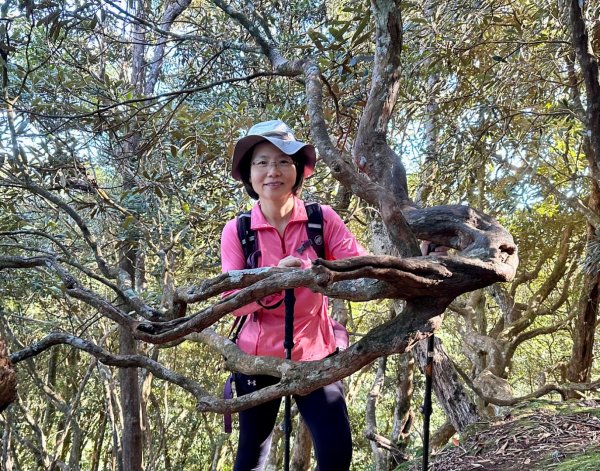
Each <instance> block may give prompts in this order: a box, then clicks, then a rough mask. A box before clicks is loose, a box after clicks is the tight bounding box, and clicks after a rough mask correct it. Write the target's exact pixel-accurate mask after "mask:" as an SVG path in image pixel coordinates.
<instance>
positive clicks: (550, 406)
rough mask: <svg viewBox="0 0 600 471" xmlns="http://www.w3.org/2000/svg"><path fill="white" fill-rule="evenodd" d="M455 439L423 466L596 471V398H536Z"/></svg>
mask: <svg viewBox="0 0 600 471" xmlns="http://www.w3.org/2000/svg"><path fill="white" fill-rule="evenodd" d="M460 440H461V441H460V442H459V441H458V440H454V441H453V442H451V443H450V444H449V445H447V446H446V447H445V448H444V449H443V450H442V451H441V452H439V453H438V454H437V455H436V456H432V457H431V460H430V467H429V470H430V471H471V470H477V471H498V470H500V471H530V470H532V471H533V470H540V471H542V470H544V471H545V470H557V471H571V470H572V471H600V400H598V401H594V400H586V401H579V402H571V401H569V402H560V403H559V402H549V401H536V402H534V403H529V404H527V405H524V406H520V407H517V408H515V409H513V410H512V411H511V413H510V414H508V415H507V416H506V417H504V418H501V419H499V420H498V421H495V422H489V423H488V422H485V423H483V422H482V423H477V424H474V425H473V426H472V427H470V428H469V429H468V430H467V431H466V432H465V433H464V434H463V436H462V437H461V439H460ZM410 469H412V470H417V469H421V468H420V466H414V467H412V468H410Z"/></svg>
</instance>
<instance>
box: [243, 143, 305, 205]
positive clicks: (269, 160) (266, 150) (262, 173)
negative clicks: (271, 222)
mask: <svg viewBox="0 0 600 471" xmlns="http://www.w3.org/2000/svg"><path fill="white" fill-rule="evenodd" d="M295 183H296V166H295V165H294V161H293V160H292V158H291V157H290V156H289V155H287V154H284V153H283V152H281V151H280V150H279V149H278V148H277V147H276V146H274V145H273V144H271V143H270V142H261V143H260V144H258V145H256V147H255V148H254V151H253V152H252V157H251V160H250V184H251V185H252V188H253V189H254V191H255V192H256V193H257V194H258V197H259V199H260V200H261V201H265V200H272V201H282V202H285V201H286V200H287V199H288V198H289V197H290V196H291V195H292V188H293V187H294V184H295Z"/></svg>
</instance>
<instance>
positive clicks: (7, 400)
mask: <svg viewBox="0 0 600 471" xmlns="http://www.w3.org/2000/svg"><path fill="white" fill-rule="evenodd" d="M16 398H17V374H16V373H15V370H14V369H13V366H12V362H11V361H10V358H9V357H8V351H7V349H6V344H5V343H4V341H3V340H2V339H1V338H0V412H2V411H3V410H4V409H6V408H7V407H8V406H9V405H10V404H11V403H13V402H14V400H15V399H16Z"/></svg>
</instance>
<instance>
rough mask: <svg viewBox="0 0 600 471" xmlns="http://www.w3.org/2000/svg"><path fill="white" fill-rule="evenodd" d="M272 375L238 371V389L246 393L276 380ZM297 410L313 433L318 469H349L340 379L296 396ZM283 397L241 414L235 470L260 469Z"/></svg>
mask: <svg viewBox="0 0 600 471" xmlns="http://www.w3.org/2000/svg"><path fill="white" fill-rule="evenodd" d="M277 381H278V379H277V378H274V377H272V376H246V375H243V374H241V373H236V374H235V389H236V391H237V395H238V396H243V395H244V394H248V393H251V392H254V391H256V390H258V389H261V388H264V387H266V386H269V385H272V384H275V383H277ZM294 400H295V401H296V405H297V406H298V411H299V412H300V415H301V416H302V418H303V419H304V422H305V423H306V426H307V427H308V430H309V431H310V433H311V435H312V441H313V446H314V449H315V456H316V459H317V467H316V468H315V471H348V470H349V469H350V461H351V459H352V437H351V435H350V423H349V421H348V410H347V409H346V402H345V401H344V392H343V386H342V382H341V381H337V382H335V383H333V384H330V385H328V386H325V387H322V388H320V389H317V390H315V391H313V392H311V393H310V394H307V395H306V396H297V395H295V396H294ZM280 403H281V399H276V400H273V401H269V402H266V403H264V404H260V405H258V406H256V407H252V408H251V409H248V410H245V411H242V412H240V413H239V427H240V431H239V441H238V450H237V455H236V457H235V466H234V468H233V469H234V471H252V470H261V469H262V468H263V465H264V464H265V461H266V459H267V455H268V454H269V449H270V447H271V438H272V436H273V428H274V427H275V421H276V420H277V413H278V411H279V405H280Z"/></svg>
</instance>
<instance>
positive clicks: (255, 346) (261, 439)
mask: <svg viewBox="0 0 600 471" xmlns="http://www.w3.org/2000/svg"><path fill="white" fill-rule="evenodd" d="M315 161H316V155H315V149H314V147H313V146H312V145H310V144H305V143H302V142H299V141H297V140H296V139H295V137H294V134H293V132H292V130H291V129H290V128H289V127H288V126H287V125H286V124H285V123H284V122H282V121H280V120H274V121H266V122H262V123H259V124H256V125H255V126H253V127H252V128H251V129H250V131H249V132H248V135H246V136H245V137H244V138H242V139H240V140H239V141H238V142H237V144H236V146H235V150H234V155H233V164H232V171H231V174H232V176H233V177H234V178H235V179H237V180H240V181H241V182H242V183H243V184H244V187H245V188H246V191H247V192H248V194H249V195H250V196H251V197H252V198H254V199H257V200H258V203H257V204H256V205H255V206H254V207H253V208H252V211H251V228H252V229H253V230H254V231H256V234H257V237H258V248H259V250H260V256H259V257H258V260H257V264H256V266H257V267H267V266H272V267H275V266H276V267H289V268H309V267H310V266H311V263H312V260H314V259H315V258H317V255H316V252H315V250H314V249H313V247H312V246H311V245H310V244H307V232H306V221H307V215H306V209H305V206H304V203H303V202H302V201H301V200H300V199H298V197H297V195H298V193H299V192H300V189H301V187H302V183H303V181H304V178H305V177H308V176H310V175H311V174H312V172H313V170H314V167H315ZM322 212H323V238H324V244H325V254H326V258H327V259H339V258H345V257H352V256H357V255H364V254H365V250H364V249H363V248H362V247H361V246H360V245H359V244H358V242H357V241H356V239H355V237H354V236H353V235H352V233H351V232H350V231H348V229H347V228H346V226H345V225H344V223H343V221H342V220H341V218H340V217H339V216H338V215H337V214H336V213H335V211H334V210H333V209H332V208H331V207H329V206H322ZM221 262H222V270H223V272H227V271H230V270H240V269H244V268H246V267H247V265H246V260H245V257H244V253H243V250H242V247H241V243H240V240H239V236H238V233H237V228H236V220H235V219H234V220H231V221H229V222H228V223H227V224H226V225H225V228H224V229H223V234H222V238H221ZM295 296H296V304H295V313H294V347H293V349H292V359H293V360H296V361H307V360H320V359H323V358H325V357H327V356H329V355H332V354H334V353H335V352H336V345H335V337H334V333H333V329H332V325H331V322H330V321H329V318H328V315H327V298H326V297H324V296H323V295H321V294H318V293H313V292H312V291H310V290H309V289H307V288H298V289H296V290H295ZM282 299H283V293H279V294H274V295H271V296H267V297H266V298H263V299H262V300H260V301H259V302H257V303H252V304H250V305H247V306H244V307H242V308H240V309H238V310H236V311H235V312H234V314H235V315H237V316H241V315H246V314H252V315H250V316H248V319H247V321H246V322H245V323H244V324H243V327H242V329H241V331H240V333H239V336H238V339H237V344H238V346H239V347H240V348H241V349H242V350H243V351H244V352H246V353H249V354H252V355H264V356H274V357H280V358H284V357H285V352H284V348H283V340H284V316H285V307H284V304H283V303H282V302H281V301H282ZM277 381H278V379H277V378H273V377H270V376H247V375H242V374H239V373H238V374H236V375H235V385H236V391H237V394H238V396H242V395H244V394H248V393H250V392H253V391H256V390H258V389H261V388H263V387H266V386H268V385H271V384H275V383H276V382H277ZM294 399H295V401H296V404H297V406H298V410H299V412H300V414H301V415H302V418H303V419H304V421H305V423H306V425H307V427H308V429H309V430H310V433H311V435H312V439H313V445H314V449H315V455H316V460H317V469H318V470H321V471H337V470H340V471H344V470H348V469H349V467H350V460H351V457H352V438H351V436H350V425H349V422H348V413H347V409H346V404H345V401H344V394H343V390H342V383H341V381H338V382H336V383H333V384H330V385H328V386H325V387H323V388H320V389H317V390H316V391H313V392H312V393H310V394H308V395H305V396H294ZM280 402H281V401H280V400H279V399H278V400H274V401H270V402H267V403H265V404H261V405H259V406H256V407H253V408H251V409H249V410H246V411H243V412H240V414H239V427H240V430H239V442H238V451H237V456H236V461H235V467H234V470H235V471H248V470H254V469H262V467H263V465H264V462H265V460H266V458H267V455H268V452H269V448H270V445H271V437H272V432H273V428H274V425H275V421H276V419H277V413H278V410H279V405H280Z"/></svg>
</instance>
